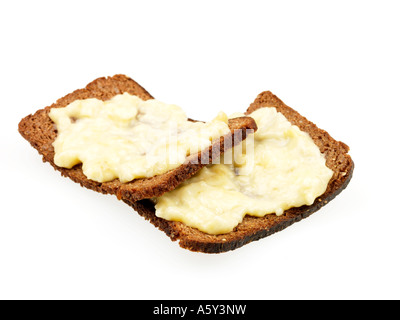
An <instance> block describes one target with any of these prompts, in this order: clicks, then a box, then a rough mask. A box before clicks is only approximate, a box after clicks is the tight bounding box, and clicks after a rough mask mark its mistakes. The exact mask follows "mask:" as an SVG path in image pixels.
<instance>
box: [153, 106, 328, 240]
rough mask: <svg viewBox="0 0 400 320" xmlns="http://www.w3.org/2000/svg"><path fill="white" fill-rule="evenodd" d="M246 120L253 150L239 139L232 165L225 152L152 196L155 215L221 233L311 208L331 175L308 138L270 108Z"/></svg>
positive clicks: (261, 109) (261, 110) (211, 232)
mask: <svg viewBox="0 0 400 320" xmlns="http://www.w3.org/2000/svg"><path fill="white" fill-rule="evenodd" d="M250 116H251V117H253V118H254V120H255V121H256V123H257V126H258V130H257V132H256V133H255V134H254V149H253V148H251V147H249V146H248V145H247V146H246V148H244V145H245V143H246V140H245V141H243V142H242V147H243V149H242V151H241V152H240V153H239V155H240V157H235V158H234V161H231V160H232V153H231V154H225V155H224V159H223V162H222V164H214V165H210V166H208V167H205V168H203V169H202V170H201V171H200V172H199V173H197V175H195V176H194V177H192V178H191V179H189V180H187V181H185V182H184V183H183V184H181V185H180V186H179V187H178V188H177V189H175V190H173V191H171V192H168V193H166V194H164V195H163V196H161V197H159V198H157V199H156V206H155V207H156V215H157V216H158V217H161V218H164V219H167V220H173V221H181V222H183V223H185V224H186V225H188V226H191V227H194V228H197V229H199V230H201V231H203V232H206V233H209V234H222V233H228V232H230V231H232V230H233V229H234V228H235V227H236V226H237V225H238V224H239V223H240V222H241V221H242V219H243V217H244V216H245V215H246V214H249V215H252V216H257V217H262V216H264V215H266V214H271V213H275V214H277V215H281V214H282V213H283V212H284V211H285V210H287V209H289V208H291V207H300V206H302V205H311V204H312V203H313V202H314V200H315V199H316V198H317V197H318V196H320V195H321V194H323V193H324V192H325V190H326V188H327V185H328V183H329V180H330V179H331V177H332V174H333V171H332V170H330V169H329V168H327V167H326V165H325V158H324V156H323V155H322V154H321V152H320V151H319V149H318V147H317V146H316V145H315V144H314V142H313V140H312V139H311V137H310V136H309V135H308V134H307V133H305V132H303V131H301V130H300V129H299V128H298V127H297V126H294V125H292V124H291V123H290V122H289V121H288V120H287V119H286V118H285V117H284V116H283V115H282V114H281V113H279V112H277V111H276V109H275V108H260V109H258V110H256V111H254V112H253V113H252V114H251V115H250ZM248 139H249V138H247V141H249V140H248ZM253 150H254V152H252V151H253ZM234 153H235V152H234ZM232 162H233V164H232Z"/></svg>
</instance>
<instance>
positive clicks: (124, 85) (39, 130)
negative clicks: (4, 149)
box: [19, 75, 257, 201]
mask: <svg viewBox="0 0 400 320" xmlns="http://www.w3.org/2000/svg"><path fill="white" fill-rule="evenodd" d="M124 92H128V93H130V94H132V95H136V96H138V97H139V98H141V99H143V100H148V99H153V97H152V96H151V95H150V94H149V93H148V92H147V91H146V90H145V89H144V88H142V87H141V86H140V85H139V84H138V83H136V82H135V81H134V80H132V79H130V78H128V77H126V76H124V75H115V76H113V77H108V78H99V79H96V80H94V81H93V82H91V83H89V84H88V85H87V86H86V88H84V89H79V90H76V91H74V92H72V93H70V94H68V95H66V96H65V97H63V98H61V99H59V100H57V102H56V103H54V104H53V105H51V106H49V107H46V108H44V109H41V110H39V111H37V112H36V113H35V114H33V115H29V116H27V117H26V118H24V119H22V120H21V122H20V123H19V132H20V133H21V135H22V136H23V137H24V138H25V139H26V140H28V141H29V142H30V143H31V145H32V146H33V147H34V148H35V149H37V151H38V152H39V153H40V154H41V155H42V156H43V161H45V162H49V163H50V164H51V165H52V166H53V167H54V168H55V169H56V170H58V171H60V172H61V174H62V175H63V176H65V177H68V178H70V179H72V180H73V181H75V182H77V183H79V184H80V185H81V186H83V187H86V188H89V189H92V190H95V191H98V192H101V193H104V194H116V195H117V196H118V198H120V199H121V198H123V199H128V200H130V201H137V200H140V199H146V198H152V197H158V196H161V195H162V194H163V193H165V192H167V191H170V190H173V189H175V188H176V186H178V185H179V184H180V183H182V182H183V181H184V180H186V179H188V178H190V177H191V176H192V175H194V174H195V173H196V172H197V171H199V170H200V169H201V168H202V167H203V166H205V165H206V164H207V163H211V160H212V159H213V158H212V157H214V159H215V157H216V155H219V153H220V150H221V151H223V150H227V149H229V148H231V147H232V145H235V144H238V143H240V142H241V141H242V140H243V139H245V137H246V134H247V133H248V132H249V131H248V130H247V129H251V130H256V129H257V126H256V124H255V121H254V120H253V119H252V118H250V117H241V118H236V119H232V120H231V121H229V123H228V124H229V128H230V129H231V133H230V134H228V135H229V136H232V139H224V138H223V137H221V138H220V139H219V140H217V141H216V142H214V143H213V145H212V146H210V148H209V149H206V150H203V151H202V152H199V153H198V154H194V155H191V156H189V157H188V158H187V160H186V162H185V163H184V164H182V165H181V166H179V167H178V168H176V169H174V170H170V171H168V172H166V173H164V174H161V175H158V176H154V177H152V178H146V179H136V180H133V181H132V182H129V183H121V182H120V181H119V180H118V179H116V180H114V181H110V182H105V183H99V182H96V181H93V180H90V179H87V178H86V176H85V175H84V174H83V171H82V165H77V166H75V167H73V168H72V169H65V168H61V167H58V166H56V165H55V163H54V148H53V142H54V140H55V139H56V136H57V128H56V126H55V124H54V123H53V121H52V120H51V119H50V118H49V116H48V113H49V111H50V110H51V109H52V108H62V107H66V106H67V105H68V104H70V103H71V102H73V101H75V100H79V99H88V98H97V99H101V100H109V99H111V98H112V97H113V96H115V95H117V94H121V93H124ZM207 161H209V162H207Z"/></svg>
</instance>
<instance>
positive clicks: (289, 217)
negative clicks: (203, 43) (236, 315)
mask: <svg viewBox="0 0 400 320" xmlns="http://www.w3.org/2000/svg"><path fill="white" fill-rule="evenodd" d="M264 107H265V108H268V107H275V108H276V109H277V111H279V112H281V113H282V114H283V115H284V116H285V117H286V118H287V119H288V120H289V121H290V122H291V123H292V124H294V125H297V126H298V127H299V128H300V129H301V130H303V131H305V132H307V133H308V134H309V135H310V136H311V138H312V139H313V141H314V142H315V144H316V145H317V146H318V147H319V149H320V151H321V153H323V154H324V155H325V157H326V165H327V166H328V167H329V168H330V169H331V170H333V172H334V173H333V176H332V178H331V180H330V181H329V184H328V187H327V189H326V191H325V193H324V194H323V195H321V196H320V197H318V198H317V199H316V200H315V201H314V203H313V204H312V205H311V206H302V207H298V208H291V209H289V210H286V211H285V212H284V214H283V215H281V216H277V215H275V214H268V215H265V216H264V217H262V218H258V217H252V216H249V215H246V216H245V218H244V219H243V221H242V222H241V223H240V224H239V225H238V226H237V227H236V228H235V229H234V230H233V231H232V232H230V233H227V234H220V235H211V234H206V233H203V232H201V231H199V230H197V229H195V228H191V227H188V226H186V225H185V224H183V223H181V222H174V221H167V220H164V219H161V218H158V217H157V216H156V215H155V208H154V204H153V203H152V202H151V201H150V200H143V201H138V202H136V203H132V202H129V201H125V202H126V203H127V204H129V205H130V206H132V207H133V208H134V209H135V210H136V211H137V212H138V213H139V214H140V215H142V216H143V217H144V218H146V219H148V220H150V222H151V223H153V224H154V225H155V226H156V227H158V228H159V229H161V230H162V231H164V232H165V233H166V234H167V235H168V236H169V237H170V238H171V239H172V240H178V241H179V245H180V246H181V247H183V248H185V249H189V250H192V251H199V252H205V253H220V252H224V251H229V250H234V249H236V248H239V247H241V246H243V245H245V244H247V243H249V242H251V241H255V240H259V239H261V238H264V237H266V236H269V235H271V234H273V233H275V232H277V231H280V230H283V229H285V228H286V227H288V226H290V225H291V224H293V223H294V222H297V221H300V220H302V219H303V218H306V217H308V216H309V215H311V214H312V213H314V212H315V211H317V210H318V209H320V208H321V207H322V206H324V205H325V204H327V203H328V202H329V201H331V200H332V199H333V198H335V197H336V196H337V195H338V194H339V193H340V192H341V191H342V190H343V189H345V188H346V186H347V185H348V183H349V181H350V179H351V177H352V173H353V169H354V163H353V161H352V159H351V157H350V156H349V155H348V151H349V147H348V146H347V145H346V144H344V143H343V142H340V141H336V140H335V139H333V138H332V137H331V136H330V135H329V134H328V133H327V132H326V131H324V130H322V129H319V128H318V127H317V126H316V125H315V124H314V123H312V122H310V121H308V120H307V119H306V118H305V117H303V116H301V115H300V114H299V113H298V112H296V111H295V110H293V109H292V108H290V107H288V106H287V105H285V104H284V103H283V102H282V101H281V100H279V99H278V98H277V97H276V96H275V95H273V94H272V93H271V92H269V91H267V92H263V93H261V94H259V95H258V97H257V98H256V99H255V101H254V102H253V103H252V104H251V105H250V107H249V108H248V109H247V112H246V114H250V113H251V112H253V111H255V110H257V109H259V108H264ZM221 201H223V199H221Z"/></svg>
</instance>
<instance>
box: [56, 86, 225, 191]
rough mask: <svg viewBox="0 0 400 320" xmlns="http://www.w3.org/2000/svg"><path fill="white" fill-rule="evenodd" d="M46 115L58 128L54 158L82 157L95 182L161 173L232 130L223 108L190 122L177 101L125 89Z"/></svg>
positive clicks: (71, 161)
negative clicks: (210, 117)
mask: <svg viewBox="0 0 400 320" xmlns="http://www.w3.org/2000/svg"><path fill="white" fill-rule="evenodd" d="M49 116H50V118H51V119H52V120H53V121H54V123H55V124H56V126H57V131H58V135H57V138H56V140H55V142H54V144H53V146H54V149H55V157H54V162H55V164H56V165H57V166H59V167H64V168H72V167H73V166H75V165H77V164H80V163H82V170H83V173H84V174H85V175H86V177H87V178H89V179H91V180H94V181H97V182H106V181H111V180H114V179H116V178H118V179H119V180H120V181H121V182H123V183H124V182H129V181H132V180H134V179H137V178H144V177H152V176H155V175H158V174H162V173H165V172H167V171H168V170H171V169H174V168H176V167H178V166H180V165H181V164H182V163H184V162H185V159H186V157H187V156H188V155H190V154H194V153H197V152H199V151H201V150H203V149H205V148H207V147H209V146H210V145H211V143H212V140H214V139H216V138H219V137H220V136H224V135H225V134H227V133H229V132H230V130H229V127H228V124H227V123H228V117H227V116H226V115H225V114H224V113H220V114H219V115H218V116H217V117H216V118H215V119H214V120H212V121H210V122H208V123H201V122H191V121H188V118H187V116H186V114H185V113H184V112H183V110H182V109H181V108H179V107H178V106H176V105H172V104H165V103H162V102H159V101H157V100H147V101H143V100H141V99H140V98H138V97H137V96H134V95H130V94H128V93H124V94H120V95H116V96H114V97H113V98H112V99H110V100H108V101H102V100H98V99H85V100H76V101H74V102H72V103H71V104H69V105H68V106H67V107H65V108H53V109H52V110H51V111H50V113H49Z"/></svg>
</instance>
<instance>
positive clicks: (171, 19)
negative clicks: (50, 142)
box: [0, 0, 400, 299]
mask: <svg viewBox="0 0 400 320" xmlns="http://www.w3.org/2000/svg"><path fill="white" fill-rule="evenodd" d="M399 5H400V3H399V1H384V0H381V1H349V0H348V1H282V0H281V1H260V2H256V1H242V2H239V1H201V2H196V3H195V2H194V1H140V2H139V1H116V0H114V1H99V0H97V1H66V2H65V3H64V4H62V3H61V2H60V1H2V2H1V4H0V34H1V42H0V45H1V51H0V56H1V59H0V67H1V69H0V81H1V83H0V88H1V115H2V116H1V126H0V130H1V139H0V143H1V146H0V150H1V157H0V161H1V165H0V168H1V180H2V181H1V183H0V188H1V192H0V197H1V209H0V211H1V213H0V298H2V299H399V298H400V293H399V285H400V275H399V268H400V256H399V244H400V236H399V226H400V209H399V208H400V204H399V201H400V196H399V189H400V188H399V178H400V176H399V165H398V161H399V160H398V147H399V143H398V140H399V129H398V127H399V111H398V110H399V108H400V98H399V88H400V63H399V57H400V41H399V40H400V37H399V34H400V19H399V14H400V6H399ZM117 73H123V74H126V75H128V76H130V77H132V78H133V79H134V80H136V81H138V82H139V83H140V84H141V85H142V86H143V87H144V88H146V89H147V90H148V91H149V92H150V93H151V94H152V95H153V96H154V97H156V98H157V99H159V100H161V101H164V102H169V103H175V104H178V105H180V106H181V107H183V108H184V109H185V110H186V112H187V114H188V115H189V116H190V117H192V118H195V119H202V120H208V119H211V118H212V117H213V116H214V115H215V114H216V112H217V111H219V110H224V111H225V112H227V113H232V112H236V111H244V110H245V109H246V108H247V107H248V105H249V104H250V103H251V102H252V101H253V100H254V99H255V97H256V96H257V95H258V94H259V93H260V92H262V91H265V90H271V91H272V92H273V93H275V94H276V95H277V96H278V97H279V98H281V99H282V100H283V101H284V102H285V103H286V104H288V105H289V106H291V107H293V108H294V109H296V110H297V111H299V112H300V113H301V114H302V115H304V116H306V117H307V118H308V119H309V120H311V121H313V122H315V123H317V125H318V126H319V127H321V128H323V129H325V130H327V131H328V132H329V133H330V134H331V135H332V136H333V137H334V138H335V139H337V140H341V141H344V142H345V143H347V144H348V145H349V146H350V147H351V151H350V154H351V156H352V158H353V159H354V162H355V164H356V168H355V171H354V177H353V180H352V181H351V183H350V185H349V186H348V188H347V189H346V190H344V191H343V193H341V194H340V195H339V196H338V197H337V198H336V199H335V200H333V201H332V202H331V203H329V204H328V205H327V206H326V207H324V208H323V209H322V210H320V211H319V212H318V213H316V214H314V215H313V216H311V217H310V218H308V219H306V220H303V221H302V222H300V223H297V224H295V225H293V226H291V227H290V228H288V229H286V230H284V231H282V232H279V233H277V234H275V235H273V236H270V237H268V238H265V239H262V240H260V241H257V242H253V243H251V244H249V245H246V246H244V247H242V248H240V249H238V250H235V251H231V252H228V253H224V254H219V255H206V254H200V253H192V252H190V251H187V250H184V249H181V248H180V247H179V245H178V244H177V243H175V242H172V241H170V240H169V238H167V237H166V236H165V235H164V233H162V232H161V231H159V230H157V229H156V228H154V227H153V226H152V225H151V224H150V223H149V222H147V221H145V220H144V219H143V218H141V217H140V216H139V215H138V214H136V213H135V212H134V211H133V210H132V209H130V208H129V207H128V206H126V205H125V204H124V203H122V202H119V201H117V200H116V198H115V197H112V196H104V195H101V194H97V193H95V192H93V191H90V190H86V189H83V188H81V187H79V185H77V184H75V183H73V182H72V181H70V180H68V179H65V178H62V177H61V176H60V174H59V173H58V172H55V171H54V170H53V169H52V168H51V166H50V165H49V164H44V163H42V161H41V157H40V156H39V155H38V154H37V152H36V150H34V149H33V148H32V147H30V145H29V144H28V142H26V141H25V140H24V139H23V138H22V137H21V136H20V135H19V134H18V132H17V125H18V122H19V121H20V119H21V118H23V117H25V116H26V115H28V114H30V113H33V112H35V111H36V110H37V109H41V108H43V107H45V106H48V105H50V104H52V103H53V102H55V101H56V100H57V99H58V98H60V97H62V96H64V95H65V94H67V93H69V92H72V91H73V90H75V89H78V88H82V87H84V86H85V85H86V84H87V83H89V82H90V81H92V80H94V79H95V78H98V77H101V76H111V75H114V74H117Z"/></svg>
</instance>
